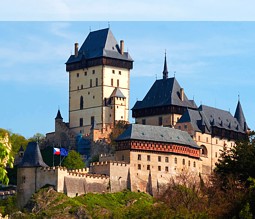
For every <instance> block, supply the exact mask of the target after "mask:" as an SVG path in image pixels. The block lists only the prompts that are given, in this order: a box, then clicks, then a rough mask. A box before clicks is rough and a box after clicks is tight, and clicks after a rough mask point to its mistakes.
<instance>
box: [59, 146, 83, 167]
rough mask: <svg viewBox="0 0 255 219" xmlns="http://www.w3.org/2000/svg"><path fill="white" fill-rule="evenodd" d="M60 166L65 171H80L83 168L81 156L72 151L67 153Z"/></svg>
mask: <svg viewBox="0 0 255 219" xmlns="http://www.w3.org/2000/svg"><path fill="white" fill-rule="evenodd" d="M62 165H63V166H64V167H66V168H67V169H82V168H84V167H85V163H84V162H83V160H82V157H81V155H80V154H79V153H78V152H76V151H74V150H71V151H69V153H68V156H67V157H66V158H65V159H64V161H63V163H62Z"/></svg>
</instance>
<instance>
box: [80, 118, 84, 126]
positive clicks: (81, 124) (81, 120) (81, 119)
mask: <svg viewBox="0 0 255 219" xmlns="http://www.w3.org/2000/svg"><path fill="white" fill-rule="evenodd" d="M80 126H83V118H80Z"/></svg>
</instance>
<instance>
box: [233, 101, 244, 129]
mask: <svg viewBox="0 0 255 219" xmlns="http://www.w3.org/2000/svg"><path fill="white" fill-rule="evenodd" d="M234 117H235V118H236V119H237V121H238V122H239V124H240V126H241V128H242V129H243V130H244V131H246V130H247V124H246V120H245V117H244V113H243V109H242V106H241V103H240V99H239V98H238V103H237V107H236V112H235V116H234Z"/></svg>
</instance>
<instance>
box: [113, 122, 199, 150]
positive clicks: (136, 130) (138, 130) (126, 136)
mask: <svg viewBox="0 0 255 219" xmlns="http://www.w3.org/2000/svg"><path fill="white" fill-rule="evenodd" d="M123 140H145V141H154V142H167V143H174V144H179V145H187V146H190V147H193V148H200V147H199V146H198V145H197V144H196V143H195V141H194V140H193V139H192V138H191V137H190V135H189V134H188V133H187V132H184V131H181V130H178V129H174V128H168V127H162V126H152V125H140V124H131V125H129V127H128V128H127V129H126V130H125V131H124V132H123V133H122V134H121V135H120V136H119V137H118V138H117V139H116V141H123Z"/></svg>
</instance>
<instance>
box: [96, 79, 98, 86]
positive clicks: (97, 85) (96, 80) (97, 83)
mask: <svg viewBox="0 0 255 219" xmlns="http://www.w3.org/2000/svg"><path fill="white" fill-rule="evenodd" d="M97 86H98V78H96V87H97Z"/></svg>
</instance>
